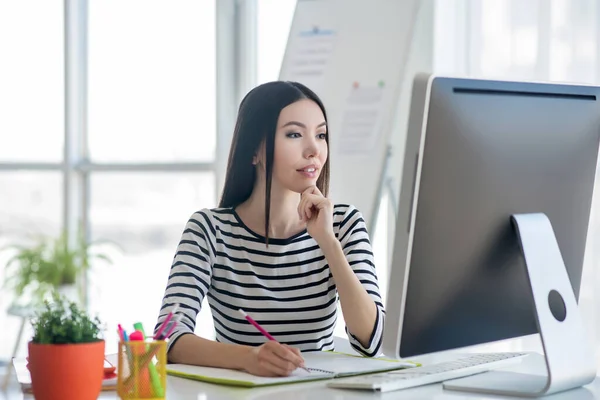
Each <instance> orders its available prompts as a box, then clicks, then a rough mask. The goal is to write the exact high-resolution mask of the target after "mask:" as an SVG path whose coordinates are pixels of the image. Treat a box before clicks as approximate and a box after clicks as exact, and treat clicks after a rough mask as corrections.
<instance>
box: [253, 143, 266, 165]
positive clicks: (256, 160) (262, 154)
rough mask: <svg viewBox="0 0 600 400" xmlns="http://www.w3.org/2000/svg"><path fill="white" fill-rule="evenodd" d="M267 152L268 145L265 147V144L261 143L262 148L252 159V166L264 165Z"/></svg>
mask: <svg viewBox="0 0 600 400" xmlns="http://www.w3.org/2000/svg"><path fill="white" fill-rule="evenodd" d="M266 152H267V149H266V145H265V142H264V141H263V142H262V143H261V145H260V147H259V148H258V151H257V152H256V154H255V155H254V157H252V165H259V164H263V165H264V164H265V158H266V156H267V154H266Z"/></svg>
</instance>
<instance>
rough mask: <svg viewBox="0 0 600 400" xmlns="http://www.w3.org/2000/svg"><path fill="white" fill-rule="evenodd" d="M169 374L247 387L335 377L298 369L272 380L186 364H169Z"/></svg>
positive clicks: (326, 373) (324, 373)
mask: <svg viewBox="0 0 600 400" xmlns="http://www.w3.org/2000/svg"><path fill="white" fill-rule="evenodd" d="M167 373H168V374H170V375H175V376H179V377H182V378H188V379H194V380H199V381H204V382H212V383H220V384H223V385H232V386H247V387H252V386H267V385H278V384H282V383H290V382H299V381H310V380H318V379H329V378H333V376H334V375H333V374H332V373H328V372H316V371H315V372H311V373H307V372H306V371H303V370H301V369H297V370H295V371H294V372H292V374H291V375H290V376H285V377H274V378H270V377H264V376H255V375H252V374H249V373H247V372H243V371H236V370H231V369H224V368H212V367H198V366H195V365H185V364H168V365H167Z"/></svg>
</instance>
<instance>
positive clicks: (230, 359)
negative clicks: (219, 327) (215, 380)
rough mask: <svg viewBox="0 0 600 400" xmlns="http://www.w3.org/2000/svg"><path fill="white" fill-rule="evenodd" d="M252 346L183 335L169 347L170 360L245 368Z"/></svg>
mask: <svg viewBox="0 0 600 400" xmlns="http://www.w3.org/2000/svg"><path fill="white" fill-rule="evenodd" d="M251 350H252V348H251V347H249V346H242V345H238V344H227V343H219V342H215V341H212V340H208V339H204V338H201V337H199V336H196V335H194V334H186V335H182V336H181V337H180V338H179V339H178V340H177V341H176V342H175V343H173V344H172V345H171V348H170V349H169V354H168V358H169V362H170V363H175V364H190V365H204V366H210V367H217V368H229V369H237V370H243V369H245V368H246V365H245V362H244V360H246V359H247V358H248V354H249V353H250V352H251Z"/></svg>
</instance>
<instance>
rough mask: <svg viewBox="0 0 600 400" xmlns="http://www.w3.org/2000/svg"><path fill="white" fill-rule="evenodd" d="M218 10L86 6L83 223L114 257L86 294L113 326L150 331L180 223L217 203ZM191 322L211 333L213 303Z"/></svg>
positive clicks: (146, 0)
mask: <svg viewBox="0 0 600 400" xmlns="http://www.w3.org/2000/svg"><path fill="white" fill-rule="evenodd" d="M215 7H216V2H215V0H210V1H207V0H203V1H195V0H180V1H177V2H164V1H159V0H143V1H141V0H126V1H123V0H118V1H117V0H110V1H101V2H93V3H91V4H90V18H89V21H90V22H89V32H90V33H89V52H88V53H89V70H90V71H89V90H88V94H89V126H88V131H89V153H90V160H91V162H92V163H96V164H92V165H97V166H98V169H100V170H95V169H94V167H92V168H91V172H90V177H89V180H90V194H91V196H90V198H91V203H90V205H89V207H90V213H89V215H90V221H89V222H90V230H91V234H92V237H93V239H97V240H109V241H111V242H114V243H115V244H116V247H115V246H111V245H110V244H107V245H106V246H103V250H104V251H106V252H107V253H108V254H109V255H110V256H111V258H112V260H113V264H112V265H103V264H101V263H100V264H99V265H97V266H95V268H94V270H93V271H92V273H91V277H90V287H89V290H90V293H89V301H90V307H91V309H93V310H95V311H96V312H98V314H99V316H100V318H101V319H102V321H103V322H105V323H106V324H107V326H108V327H111V328H112V327H114V326H116V324H117V323H122V324H128V325H131V324H133V323H134V322H136V321H141V322H143V324H144V326H145V329H146V331H151V330H152V328H153V327H154V324H155V322H156V318H157V317H158V313H159V310H160V305H161V301H162V295H163V293H164V290H165V288H166V284H167V278H168V274H169V271H170V267H171V262H172V259H173V256H174V254H175V250H176V247H177V244H178V242H179V239H180V237H181V234H182V232H183V227H184V226H185V223H186V222H187V220H188V218H189V217H190V216H191V215H192V213H193V212H195V211H197V210H200V209H201V208H204V207H214V206H215V205H216V198H217V196H216V193H215V187H216V183H215V174H214V171H213V169H212V168H213V167H212V165H213V164H212V163H213V162H214V160H215V148H216V66H215V65H216V48H215V46H216V36H215V35H216V29H215V21H216V18H215ZM165 163H168V164H169V166H168V167H166V166H164V164H165ZM123 164H125V165H127V164H128V165H130V166H131V167H130V168H128V167H127V166H126V167H124V168H121V167H122V166H123ZM199 164H202V165H203V166H199V167H197V165H199ZM100 165H102V167H105V168H109V169H110V171H109V172H107V171H101V169H102V167H100ZM124 169H127V170H128V171H125V170H124ZM148 169H150V170H148ZM198 318H199V319H198V331H197V333H198V334H199V335H201V336H204V337H211V335H212V334H213V328H212V319H211V318H210V310H209V308H208V307H205V308H204V309H203V311H202V312H201V314H200V315H199V317H198ZM106 334H107V336H108V337H109V338H113V339H115V340H113V341H112V342H110V341H109V342H107V343H116V334H115V332H114V329H111V330H109V331H108V332H107V333H106ZM114 350H115V351H116V348H115V349H114Z"/></svg>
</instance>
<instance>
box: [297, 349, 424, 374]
mask: <svg viewBox="0 0 600 400" xmlns="http://www.w3.org/2000/svg"><path fill="white" fill-rule="evenodd" d="M302 357H303V358H304V363H305V365H306V367H307V368H308V369H309V370H310V371H311V373H313V372H319V371H321V372H330V373H333V374H334V375H335V376H336V377H338V376H348V375H360V374H365V373H370V372H379V371H388V370H394V369H403V368H412V367H416V366H417V364H415V363H411V362H404V361H395V360H388V359H382V358H367V357H360V356H353V355H349V354H344V353H336V352H329V351H316V352H308V353H302Z"/></svg>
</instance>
